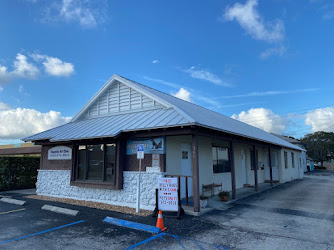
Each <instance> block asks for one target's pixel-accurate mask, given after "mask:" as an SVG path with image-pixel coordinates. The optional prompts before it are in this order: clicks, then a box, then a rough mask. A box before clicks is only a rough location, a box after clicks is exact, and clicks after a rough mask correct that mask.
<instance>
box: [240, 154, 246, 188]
mask: <svg viewBox="0 0 334 250" xmlns="http://www.w3.org/2000/svg"><path fill="white" fill-rule="evenodd" d="M241 159H242V161H241V166H242V184H247V171H246V154H245V150H242V151H241Z"/></svg>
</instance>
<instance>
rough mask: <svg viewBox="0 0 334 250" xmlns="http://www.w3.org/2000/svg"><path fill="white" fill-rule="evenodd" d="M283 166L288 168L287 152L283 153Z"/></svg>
mask: <svg viewBox="0 0 334 250" xmlns="http://www.w3.org/2000/svg"><path fill="white" fill-rule="evenodd" d="M284 166H285V168H288V152H285V151H284Z"/></svg>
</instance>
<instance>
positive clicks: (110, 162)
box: [76, 144, 116, 183]
mask: <svg viewBox="0 0 334 250" xmlns="http://www.w3.org/2000/svg"><path fill="white" fill-rule="evenodd" d="M115 162H116V145H115V144H95V145H79V146H78V148H77V164H76V173H77V175H76V180H80V181H90V182H108V183H114V182H115Z"/></svg>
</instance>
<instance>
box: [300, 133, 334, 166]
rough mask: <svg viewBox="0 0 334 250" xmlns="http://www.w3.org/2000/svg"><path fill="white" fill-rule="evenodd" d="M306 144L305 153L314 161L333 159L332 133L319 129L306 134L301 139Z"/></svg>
mask: <svg viewBox="0 0 334 250" xmlns="http://www.w3.org/2000/svg"><path fill="white" fill-rule="evenodd" d="M301 141H302V142H303V143H305V144H306V149H307V154H308V156H309V157H311V158H313V159H314V160H315V161H318V162H321V166H322V167H323V163H324V161H329V160H331V159H334V133H333V132H324V131H319V132H315V133H313V134H307V135H305V136H304V138H302V139H301Z"/></svg>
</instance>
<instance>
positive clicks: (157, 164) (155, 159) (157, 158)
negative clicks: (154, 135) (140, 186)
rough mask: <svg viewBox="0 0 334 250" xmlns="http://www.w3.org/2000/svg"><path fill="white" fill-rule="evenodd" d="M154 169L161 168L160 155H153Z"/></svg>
mask: <svg viewBox="0 0 334 250" xmlns="http://www.w3.org/2000/svg"><path fill="white" fill-rule="evenodd" d="M152 167H155V168H158V167H160V155H158V154H153V155H152Z"/></svg>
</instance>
